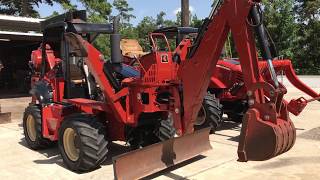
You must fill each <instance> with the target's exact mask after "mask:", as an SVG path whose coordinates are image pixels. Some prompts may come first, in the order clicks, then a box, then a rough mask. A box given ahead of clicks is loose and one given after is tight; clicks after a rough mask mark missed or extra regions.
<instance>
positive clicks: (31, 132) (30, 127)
mask: <svg viewBox="0 0 320 180" xmlns="http://www.w3.org/2000/svg"><path fill="white" fill-rule="evenodd" d="M26 124H27V134H28V137H29V139H30V140H31V141H33V142H35V141H36V138H37V131H36V121H35V119H34V117H33V116H32V115H31V114H30V115H28V117H27V123H26Z"/></svg>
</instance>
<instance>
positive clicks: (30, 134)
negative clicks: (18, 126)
mask: <svg viewBox="0 0 320 180" xmlns="http://www.w3.org/2000/svg"><path fill="white" fill-rule="evenodd" d="M23 132H24V136H25V140H26V142H27V144H28V146H29V147H30V148H31V149H34V150H38V149H44V148H48V147H51V146H52V145H53V144H54V142H52V141H50V140H49V139H46V138H44V137H43V135H42V116H41V109H40V107H39V106H37V105H30V106H28V107H27V108H26V109H25V112H24V115H23Z"/></svg>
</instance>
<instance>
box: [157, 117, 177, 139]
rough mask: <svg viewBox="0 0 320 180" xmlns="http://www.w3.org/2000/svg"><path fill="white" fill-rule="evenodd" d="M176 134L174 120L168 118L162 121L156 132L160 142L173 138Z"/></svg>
mask: <svg viewBox="0 0 320 180" xmlns="http://www.w3.org/2000/svg"><path fill="white" fill-rule="evenodd" d="M175 134H176V129H175V128H174V126H173V119H172V118H168V119H167V120H161V121H160V125H159V126H158V130H157V131H156V136H157V137H158V139H159V142H160V141H166V140H168V139H170V138H173V137H174V135H175Z"/></svg>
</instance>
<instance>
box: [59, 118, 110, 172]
mask: <svg viewBox="0 0 320 180" xmlns="http://www.w3.org/2000/svg"><path fill="white" fill-rule="evenodd" d="M105 129H106V128H105V126H104V125H103V124H102V123H100V122H98V121H97V119H96V118H95V117H94V116H91V115H88V114H75V115H71V116H69V117H66V118H65V119H64V121H63V123H62V125H61V127H60V130H59V149H60V153H61V156H62V159H63V161H64V163H65V164H66V165H67V167H68V168H69V169H71V170H73V171H80V172H85V171H90V170H93V169H95V168H97V167H98V166H99V165H100V164H101V163H102V162H103V161H104V160H105V159H106V155H107V153H108V148H107V145H108V141H107V139H106V131H105Z"/></svg>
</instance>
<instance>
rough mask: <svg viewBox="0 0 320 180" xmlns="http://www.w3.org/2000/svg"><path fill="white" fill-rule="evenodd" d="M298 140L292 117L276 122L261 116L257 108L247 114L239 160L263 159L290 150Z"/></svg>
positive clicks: (240, 143) (240, 144) (242, 130)
mask: <svg viewBox="0 0 320 180" xmlns="http://www.w3.org/2000/svg"><path fill="white" fill-rule="evenodd" d="M295 140H296V129H295V127H294V125H293V123H292V121H291V120H290V119H288V120H283V119H280V118H278V119H277V120H276V122H275V123H273V122H270V121H263V120H262V119H260V118H259V112H258V110H257V109H254V108H253V109H249V110H248V111H247V113H246V115H245V118H244V121H243V124H242V129H241V135H240V142H239V147H238V157H239V161H242V162H246V161H250V160H252V161H263V160H268V159H270V158H273V157H275V156H278V155H280V154H282V153H285V152H287V151H289V150H290V149H291V148H292V146H293V145H294V143H295Z"/></svg>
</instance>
